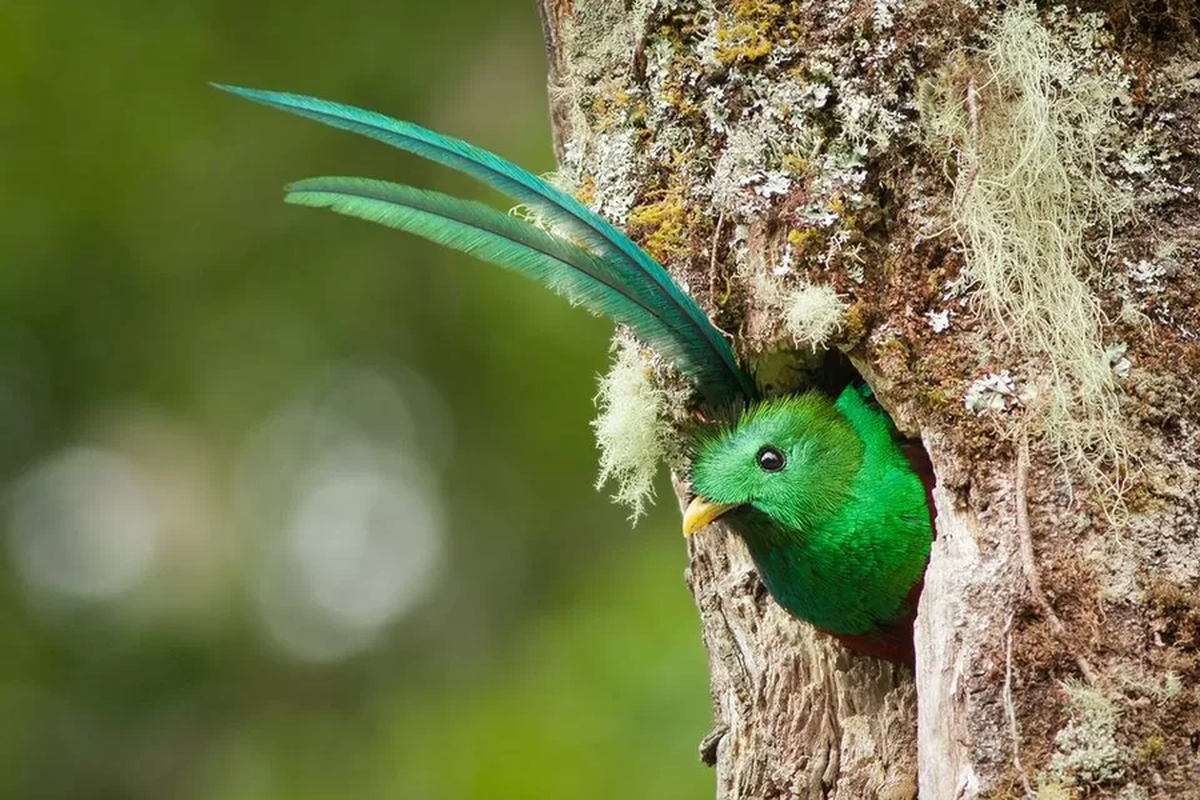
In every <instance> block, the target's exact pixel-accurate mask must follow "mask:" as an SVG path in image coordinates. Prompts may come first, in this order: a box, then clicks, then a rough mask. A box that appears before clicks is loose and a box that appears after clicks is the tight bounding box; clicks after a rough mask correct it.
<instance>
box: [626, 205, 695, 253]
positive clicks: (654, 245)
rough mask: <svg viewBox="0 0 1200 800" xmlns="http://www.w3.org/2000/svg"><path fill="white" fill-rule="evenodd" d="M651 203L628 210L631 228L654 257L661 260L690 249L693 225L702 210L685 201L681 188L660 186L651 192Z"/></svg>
mask: <svg viewBox="0 0 1200 800" xmlns="http://www.w3.org/2000/svg"><path fill="white" fill-rule="evenodd" d="M650 197H651V198H654V199H653V201H652V202H649V203H643V204H642V205H639V206H635V207H634V208H633V209H631V210H630V212H629V227H630V229H631V231H632V232H633V234H634V235H635V236H636V237H637V238H638V239H639V240H640V241H641V244H642V247H643V248H645V250H646V252H648V253H649V254H650V255H651V256H653V257H654V258H655V259H656V260H658V261H660V262H665V261H667V260H669V259H670V258H671V257H672V256H675V255H678V254H680V253H685V252H687V251H688V249H689V245H690V241H689V237H690V235H691V230H692V228H693V227H694V226H695V225H696V223H697V221H698V217H699V210H698V209H697V208H696V207H695V206H688V205H685V203H684V197H683V190H682V189H681V188H671V189H660V190H657V191H654V192H651V193H650Z"/></svg>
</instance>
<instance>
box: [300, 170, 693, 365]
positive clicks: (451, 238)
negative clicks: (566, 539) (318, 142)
mask: <svg viewBox="0 0 1200 800" xmlns="http://www.w3.org/2000/svg"><path fill="white" fill-rule="evenodd" d="M285 199H286V201H287V202H289V203H295V204H297V205H303V206H311V207H314V208H328V209H330V210H331V211H336V212H337V213H339V214H345V215H347V216H351V217H357V218H359V219H363V220H366V221H368V222H375V223H378V224H381V225H386V226H388V227H390V228H396V229H399V230H403V231H407V232H409V233H415V234H417V235H418V236H422V237H424V238H426V239H429V240H430V241H433V242H436V243H438V244H441V245H445V246H446V247H450V248H452V249H454V250H459V251H461V252H463V253H467V254H468V255H472V256H475V257H476V258H479V259H482V260H484V261H489V262H491V263H493V264H497V265H499V266H501V267H504V268H505V269H509V270H512V271H514V272H517V273H520V274H522V275H525V276H526V277H529V278H532V279H533V280H536V281H538V282H539V283H542V284H543V285H545V286H546V287H547V288H550V289H552V290H554V291H556V292H558V293H559V294H562V295H564V296H565V297H567V298H568V299H569V300H571V301H572V302H574V303H578V304H579V305H582V306H583V307H585V308H587V309H588V310H589V311H592V312H593V313H596V314H601V315H604V316H607V317H609V318H611V319H613V320H615V321H617V322H619V323H622V324H624V325H628V326H629V327H630V328H632V329H633V331H634V333H635V334H637V336H638V337H639V338H641V339H642V340H643V341H644V342H646V343H647V344H649V345H650V346H652V347H654V348H656V349H658V350H660V351H661V352H662V353H663V354H664V355H666V356H667V357H669V358H672V359H674V360H676V361H677V362H679V363H681V364H687V363H689V360H690V358H691V357H692V356H691V354H690V353H689V352H688V351H687V350H686V349H684V348H681V347H680V344H679V338H678V336H677V335H676V330H675V328H673V327H672V325H673V322H672V321H671V320H669V319H664V316H663V314H662V313H661V311H660V309H657V308H655V307H653V306H652V305H649V304H648V303H647V302H646V301H645V300H644V299H643V298H642V297H640V296H638V295H637V294H635V293H633V292H631V291H630V290H629V288H628V287H627V286H626V285H624V284H623V283H622V281H621V275H620V274H619V273H618V272H617V270H615V269H614V268H613V263H612V261H611V260H610V259H607V258H602V257H600V256H598V255H596V254H595V253H592V252H590V251H588V250H585V249H583V248H582V247H579V246H578V245H575V244H573V243H571V242H568V241H566V240H565V239H560V238H558V237H556V236H551V235H550V234H548V233H545V232H543V231H542V230H540V229H538V228H535V227H534V226H532V225H530V224H528V223H526V222H523V221H522V220H519V219H517V218H515V217H512V216H510V215H508V214H503V213H501V212H499V211H497V210H496V209H494V208H492V207H491V206H487V205H484V204H483V203H476V202H473V201H470V200H460V199H458V198H455V197H450V196H449V195H445V194H442V193H440V192H432V191H428V190H425V189H417V188H414V187H412V186H402V185H400V184H396V183H389V182H387V181H378V180H371V179H368V178H310V179H308V180H304V181H298V182H296V183H293V184H291V185H290V186H288V187H287V195H286V197H285Z"/></svg>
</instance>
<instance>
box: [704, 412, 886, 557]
mask: <svg viewBox="0 0 1200 800" xmlns="http://www.w3.org/2000/svg"><path fill="white" fill-rule="evenodd" d="M862 452H863V445H862V441H861V439H860V438H859V437H858V435H857V434H856V433H855V431H854V429H853V428H852V427H851V425H850V424H849V422H848V421H847V420H846V418H845V417H844V416H843V415H842V413H841V412H840V411H838V409H837V408H836V407H835V406H834V404H833V401H831V400H830V399H829V398H828V397H826V396H825V395H823V394H821V393H819V392H808V393H806V394H801V395H792V396H788V397H782V398H776V399H772V400H767V401H764V402H762V403H758V404H756V405H754V406H752V407H750V408H749V409H748V410H747V411H746V412H745V413H744V414H743V415H742V416H741V418H740V419H739V420H738V421H737V422H736V424H734V425H733V426H731V427H728V428H724V429H722V430H720V431H719V432H717V433H716V434H712V435H709V436H707V437H702V438H701V439H700V441H699V444H698V445H697V446H696V447H695V449H694V451H693V458H692V469H691V481H692V490H693V492H694V493H695V499H693V500H692V502H691V505H689V506H688V508H687V511H686V512H685V513H684V519H683V532H684V534H685V535H691V534H693V533H695V532H696V531H698V530H700V529H701V528H703V527H704V526H706V525H707V524H709V523H710V522H712V521H713V520H715V519H717V518H718V517H722V516H725V515H726V514H729V515H730V521H731V522H734V527H735V528H737V527H738V526H737V524H736V519H737V518H741V517H746V516H752V517H756V518H758V519H760V520H761V519H762V518H763V517H764V516H765V517H766V518H767V519H766V521H767V522H768V523H769V524H773V525H774V526H775V527H777V528H778V529H779V530H780V531H783V532H787V531H803V530H805V529H806V528H808V527H810V526H811V525H813V524H814V523H816V522H818V521H820V520H821V519H822V518H824V517H827V516H829V515H831V514H833V513H836V512H837V510H838V509H839V508H840V507H841V505H842V504H843V503H844V502H845V500H846V498H847V492H848V491H849V484H850V479H851V477H852V476H853V475H854V473H855V471H856V470H857V469H858V466H859V463H860V462H861V460H862ZM756 527H761V526H756Z"/></svg>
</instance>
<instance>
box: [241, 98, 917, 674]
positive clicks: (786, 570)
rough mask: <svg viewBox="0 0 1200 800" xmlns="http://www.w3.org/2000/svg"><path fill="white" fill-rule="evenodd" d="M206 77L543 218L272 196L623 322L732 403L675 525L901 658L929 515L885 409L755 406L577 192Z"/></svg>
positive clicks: (377, 121) (350, 183)
mask: <svg viewBox="0 0 1200 800" xmlns="http://www.w3.org/2000/svg"><path fill="white" fill-rule="evenodd" d="M218 88H221V89H223V90H225V91H228V92H231V93H233V94H236V95H239V96H241V97H245V98H247V99H250V100H253V101H255V102H259V103H263V104H265V105H268V106H272V107H274V108H279V109H282V110H284V111H289V112H291V113H294V114H299V115H300V116H304V117H308V118H310V119H314V120H317V121H318V122H323V123H325V124H327V125H332V126H334V127H336V128H341V129H343V130H348V131H352V132H355V133H360V134H363V135H365V136H369V137H371V138H373V139H377V140H379V141H382V142H385V143H386V144H390V145H392V146H394V147H398V148H400V149H402V150H407V151H409V152H412V153H415V154H417V155H420V156H423V157H425V158H428V159H430V160H432V161H436V162H438V163H440V164H444V165H446V166H449V167H452V168H454V169H457V170H460V171H462V172H464V173H466V174H468V175H471V176H472V177H475V178H477V179H479V180H481V181H483V182H485V183H487V184H489V185H491V186H493V187H495V188H496V189H499V190H500V191H501V192H504V193H505V194H507V195H508V196H510V197H512V198H514V199H515V200H517V201H519V202H521V203H524V204H526V205H528V206H530V207H532V208H534V209H535V210H536V211H537V212H539V214H541V216H542V217H543V218H544V219H545V220H546V221H547V222H549V223H550V226H551V227H552V229H553V231H554V232H553V233H548V232H546V231H544V230H542V229H540V228H537V227H534V226H533V225H531V224H529V223H527V222H524V221H522V220H520V219H517V218H515V217H512V216H509V215H507V214H503V213H501V212H499V211H497V210H495V209H493V208H491V207H490V206H486V205H483V204H481V203H475V202H471V201H466V200H460V199H457V198H454V197H449V196H447V195H444V194H439V193H437V192H430V191H425V190H422V189H416V188H413V187H410V186H400V185H397V184H394V183H387V182H385V181H377V180H370V179H367V178H336V177H329V178H311V179H308V180H304V181H300V182H297V183H294V184H292V185H291V186H289V187H288V189H287V196H286V199H287V201H288V202H290V203H295V204H297V205H304V206H313V207H317V208H328V209H330V210H332V211H336V212H338V213H340V214H345V215H348V216H352V217H358V218H360V219H364V220H367V221H369V222H375V223H379V224H383V225H387V226H389V227H392V228H397V229H400V230H403V231H407V232H410V233H414V234H417V235H418V236H423V237H425V238H427V239H430V240H432V241H434V242H438V243H440V244H443V245H446V246H447V247H452V248H454V249H456V250H460V251H462V252H464V253H469V254H471V255H474V256H476V257H478V258H480V259H483V260H485V261H489V262H491V263H493V264H497V265H499V266H501V267H504V268H505V269H509V270H512V271H514V272H517V273H520V274H522V275H525V276H527V277H529V278H532V279H534V280H536V281H538V282H540V283H542V284H543V285H545V286H547V287H548V288H550V289H552V290H554V291H556V292H558V293H560V294H562V295H564V296H566V297H567V298H569V299H570V300H571V301H573V302H575V303H578V304H580V305H582V306H584V307H586V308H588V309H589V310H591V311H592V312H593V313H597V314H603V315H605V316H608V317H610V318H612V319H613V320H615V321H616V322H619V323H621V324H624V325H627V326H629V327H630V328H631V329H632V330H633V331H634V332H635V333H636V334H637V336H638V337H639V338H641V339H642V340H643V341H644V342H645V343H646V344H648V345H650V346H651V347H653V348H655V349H656V350H658V351H659V352H660V353H662V354H663V355H664V356H667V357H668V358H670V359H671V360H672V361H673V362H674V363H675V365H676V366H677V367H678V369H679V371H680V372H681V373H682V374H683V375H685V376H687V377H689V378H691V379H692V380H693V381H694V382H695V385H696V390H697V394H698V396H699V398H700V399H701V401H703V402H704V403H705V404H707V405H708V406H710V407H717V408H743V409H745V411H744V413H743V415H742V417H741V419H740V420H739V421H738V422H737V423H736V424H734V425H732V426H730V427H728V428H722V429H717V430H715V431H710V432H708V433H707V434H705V435H702V436H701V438H700V439H699V440H698V441H697V442H696V443H694V445H695V446H694V447H693V453H694V456H693V460H692V465H691V478H692V486H693V488H694V489H695V491H696V493H697V497H696V499H695V500H694V501H693V503H692V506H691V507H689V509H688V511H687V513H686V515H685V519H684V528H685V532H687V533H691V532H693V531H695V530H698V529H699V528H701V527H703V526H704V525H706V524H707V523H708V522H711V521H712V520H713V519H716V518H717V517H719V516H723V517H724V519H725V520H726V521H727V522H728V523H729V524H730V526H731V527H732V528H733V529H734V530H735V531H737V532H738V533H739V534H740V535H741V536H742V538H743V539H745V541H746V544H747V545H748V546H749V548H750V552H751V555H752V556H753V558H754V561H755V564H756V565H757V567H758V570H759V572H760V573H761V575H762V578H763V581H764V583H765V584H766V586H767V589H768V590H769V591H770V593H771V595H772V596H773V597H774V598H775V599H776V600H777V601H778V602H779V603H780V605H781V606H783V608H785V609H787V610H788V611H789V612H791V613H792V614H794V615H795V616H797V617H799V618H800V619H803V620H807V621H808V622H811V623H812V624H814V625H816V626H817V627H818V628H821V629H823V630H826V631H828V632H830V633H832V634H834V635H835V636H838V637H839V638H841V639H842V640H843V641H844V642H846V643H847V644H849V645H850V646H851V647H854V648H856V649H859V650H861V651H863V652H867V653H871V654H874V655H879V656H882V657H885V658H892V659H894V660H909V659H911V630H910V623H911V619H912V615H913V613H914V610H915V601H916V594H917V591H919V587H920V580H921V574H922V572H923V570H924V567H925V561H926V559H927V558H928V555H929V546H930V541H931V539H932V526H931V522H930V513H929V510H928V507H927V505H926V492H925V488H924V487H923V486H922V479H921V478H919V477H918V476H917V474H916V473H915V472H914V471H913V469H912V468H911V467H910V465H909V462H908V461H907V460H906V458H905V455H904V453H903V452H902V450H901V447H900V445H899V444H898V440H897V437H896V432H895V429H894V427H893V426H892V424H891V421H890V420H889V419H888V418H887V415H886V414H884V413H883V411H882V410H881V409H879V408H878V407H877V406H875V405H873V404H872V403H870V402H868V401H866V400H864V398H863V397H862V396H861V395H860V394H859V392H857V391H855V390H854V389H851V388H848V389H846V390H845V391H843V392H842V393H841V395H840V396H839V397H838V398H837V399H836V401H833V400H830V399H829V398H828V397H826V396H824V395H822V394H819V393H816V392H810V393H807V394H803V395H799V396H791V397H784V398H777V399H771V400H766V401H760V400H759V398H758V395H757V390H756V387H755V385H754V383H753V381H752V380H751V379H750V378H749V377H748V376H747V374H746V373H745V372H744V371H743V370H742V369H741V367H740V366H739V365H738V364H737V362H736V360H735V359H734V355H733V351H732V350H731V349H730V347H729V344H728V343H727V342H726V341H725V338H724V336H722V334H721V333H720V332H719V331H717V329H716V328H715V326H713V325H712V323H710V322H709V320H708V317H707V316H706V315H705V313H704V312H703V311H702V310H701V309H700V307H699V306H697V305H696V303H695V302H694V301H692V299H691V298H690V297H688V295H687V294H686V293H685V292H684V291H683V290H682V289H681V288H680V287H679V286H677V285H676V284H675V283H674V282H672V281H671V279H670V277H669V276H668V274H667V272H666V270H664V269H663V268H662V267H661V266H660V265H659V264H658V263H657V262H655V261H654V259H652V258H651V257H650V256H649V255H647V254H646V253H645V252H644V251H642V250H641V249H640V248H639V247H638V246H637V245H636V244H634V243H633V242H632V241H630V240H629V239H628V238H627V237H626V236H625V235H624V234H622V233H621V232H620V231H618V230H617V229H616V228H614V227H613V226H612V225H611V224H609V223H608V222H607V221H605V220H604V219H602V218H601V217H599V216H598V215H596V214H595V213H594V212H592V211H591V210H589V209H588V208H587V207H585V206H584V205H583V204H582V203H580V202H579V201H578V200H576V199H575V198H573V197H571V196H570V195H567V194H565V193H563V192H561V191H559V190H558V189H555V188H553V187H552V186H550V185H548V184H547V183H545V182H544V181H542V180H541V179H539V178H537V177H535V176H534V175H532V174H531V173H529V172H526V171H525V170H523V169H521V168H520V167H517V166H515V165H513V164H510V163H509V162H507V161H505V160H503V159H501V158H499V157H498V156H496V155H494V154H492V153H489V152H487V151H486V150H482V149H480V148H478V147H475V146H474V145H470V144H467V143H466V142H462V141H459V140H457V139H451V138H449V137H446V136H442V135H441V134H438V133H434V132H433V131H428V130H425V129H424V128H421V127H418V126H416V125H412V124H411V123H406V122H400V121H398V120H394V119H391V118H389V117H385V116H383V115H382V114H376V113H374V112H371V111H364V110H362V109H357V108H353V107H351V106H344V105H340V104H337V103H330V102H327V101H324V100H318V99H316V98H312V97H304V96H301V95H292V94H282V93H277V92H263V91H258V90H253V89H239V88H235V87H229V86H218ZM764 453H766V454H768V455H769V458H767V459H766V460H764Z"/></svg>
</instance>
